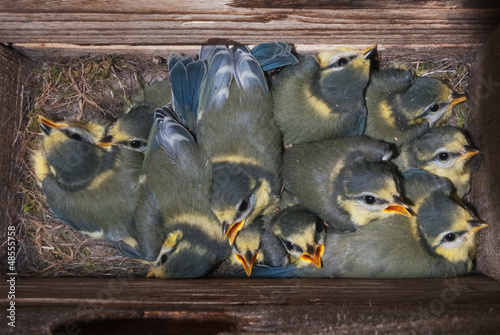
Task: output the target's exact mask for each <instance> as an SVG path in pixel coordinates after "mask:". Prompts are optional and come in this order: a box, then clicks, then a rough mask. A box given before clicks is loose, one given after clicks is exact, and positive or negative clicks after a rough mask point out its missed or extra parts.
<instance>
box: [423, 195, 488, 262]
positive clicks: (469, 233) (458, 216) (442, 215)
mask: <svg viewBox="0 0 500 335" xmlns="http://www.w3.org/2000/svg"><path fill="white" fill-rule="evenodd" d="M416 219H417V226H418V229H419V231H420V234H421V235H422V236H423V237H424V240H425V241H426V243H427V244H428V246H429V247H430V248H431V250H432V251H433V252H435V253H436V254H438V255H440V256H442V257H444V258H445V259H446V260H448V261H449V262H451V263H458V262H468V261H469V260H472V259H473V258H474V256H475V253H476V250H477V240H476V233H477V232H478V231H479V230H481V229H483V228H486V227H487V226H488V225H487V224H486V223H485V222H484V221H481V220H479V219H477V218H476V217H474V216H473V215H472V214H471V213H470V211H469V210H467V209H466V208H464V207H462V206H461V205H459V204H457V203H456V202H454V201H453V200H452V199H451V198H449V197H448V196H443V193H441V192H439V191H434V192H433V193H432V194H430V195H429V196H428V197H427V198H426V199H425V201H424V202H423V203H422V205H421V206H420V208H419V210H418V213H417V217H416Z"/></svg>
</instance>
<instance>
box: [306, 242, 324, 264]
mask: <svg viewBox="0 0 500 335" xmlns="http://www.w3.org/2000/svg"><path fill="white" fill-rule="evenodd" d="M324 252H325V246H324V245H323V244H319V245H317V246H315V247H314V252H313V253H312V255H311V253H309V252H304V253H303V254H302V256H300V259H301V260H303V261H305V262H311V263H313V264H314V265H315V266H316V267H317V268H321V257H323V253H324Z"/></svg>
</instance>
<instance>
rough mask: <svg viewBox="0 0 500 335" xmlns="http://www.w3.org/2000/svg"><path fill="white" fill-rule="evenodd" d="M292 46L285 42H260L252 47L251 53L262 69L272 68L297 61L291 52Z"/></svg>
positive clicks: (268, 69)
mask: <svg viewBox="0 0 500 335" xmlns="http://www.w3.org/2000/svg"><path fill="white" fill-rule="evenodd" d="M291 50H292V46H291V45H290V44H288V43H285V42H275V43H262V44H259V45H257V46H255V47H254V48H253V49H252V55H253V56H254V57H255V59H256V60H257V61H258V62H259V64H260V66H261V67H262V70H263V71H270V70H274V69H277V68H280V67H283V66H287V65H294V64H297V63H298V62H299V60H298V59H297V57H295V56H294V55H293V54H292V53H291Z"/></svg>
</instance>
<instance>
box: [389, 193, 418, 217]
mask: <svg viewBox="0 0 500 335" xmlns="http://www.w3.org/2000/svg"><path fill="white" fill-rule="evenodd" d="M393 201H394V202H393V203H392V204H389V206H387V207H386V208H385V209H384V210H383V212H385V213H394V214H399V215H403V216H406V217H411V213H410V212H409V211H408V205H407V204H406V203H405V202H404V201H403V199H402V198H401V197H396V196H395V197H394V198H393Z"/></svg>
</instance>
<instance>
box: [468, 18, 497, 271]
mask: <svg viewBox="0 0 500 335" xmlns="http://www.w3.org/2000/svg"><path fill="white" fill-rule="evenodd" d="M473 65H474V66H473V68H472V71H471V83H470V87H471V90H470V99H469V100H470V105H469V106H470V113H469V115H470V117H469V125H470V130H471V133H472V136H473V138H474V139H475V141H476V143H475V144H476V145H477V147H478V148H480V149H481V151H482V153H483V160H482V162H481V163H482V164H481V167H480V169H479V171H478V173H477V174H476V175H475V177H474V179H473V184H472V194H473V199H474V205H475V206H476V208H477V210H478V212H479V213H480V215H481V218H482V219H483V220H485V221H486V222H487V223H488V224H489V226H488V228H487V229H485V230H484V231H483V232H481V241H480V245H479V246H480V248H479V253H478V256H477V268H478V269H479V270H480V271H482V272H484V273H486V274H487V275H489V276H491V277H493V278H496V279H497V280H500V257H499V255H500V221H499V218H500V201H499V200H500V131H499V129H500V114H499V109H498V108H499V106H500V27H499V28H497V29H496V30H495V32H494V33H493V34H492V35H491V37H490V39H489V40H488V42H487V43H486V44H485V46H484V47H483V48H482V49H481V52H479V53H478V54H477V58H476V60H475V62H474V64H473Z"/></svg>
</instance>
